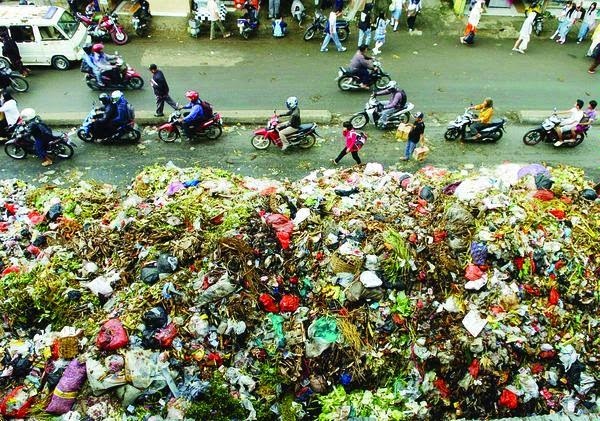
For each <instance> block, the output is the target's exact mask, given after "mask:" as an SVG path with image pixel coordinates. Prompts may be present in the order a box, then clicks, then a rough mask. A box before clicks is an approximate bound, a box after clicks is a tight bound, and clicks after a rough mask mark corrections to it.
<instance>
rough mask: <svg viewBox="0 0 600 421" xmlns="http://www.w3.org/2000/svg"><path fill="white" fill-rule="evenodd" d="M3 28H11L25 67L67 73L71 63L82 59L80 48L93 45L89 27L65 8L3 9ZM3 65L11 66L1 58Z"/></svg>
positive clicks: (0, 15)
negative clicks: (36, 67) (49, 68)
mask: <svg viewBox="0 0 600 421" xmlns="http://www.w3.org/2000/svg"><path fill="white" fill-rule="evenodd" d="M1 27H6V28H8V31H9V32H10V36H11V37H12V39H14V40H15V42H16V43H17V45H18V46H19V52H20V54H21V58H22V60H23V64H24V65H26V66H28V65H44V64H48V65H51V66H52V67H54V68H55V69H58V70H67V69H68V68H69V67H70V66H71V61H75V60H81V58H82V57H83V50H82V49H81V47H83V45H84V44H85V43H86V42H90V37H89V35H88V34H87V30H86V27H85V26H84V25H83V24H82V23H81V22H78V21H77V19H75V18H74V17H73V15H72V14H71V13H69V12H68V11H66V10H65V9H63V8H62V7H56V6H0V28H1ZM1 41H2V40H1V39H0V46H1V45H2V42H1ZM0 51H1V50H0ZM0 62H5V63H6V64H8V63H9V61H8V59H7V58H6V57H2V56H0Z"/></svg>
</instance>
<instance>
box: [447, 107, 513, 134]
mask: <svg viewBox="0 0 600 421" xmlns="http://www.w3.org/2000/svg"><path fill="white" fill-rule="evenodd" d="M476 118H477V116H475V114H474V113H473V111H472V110H470V109H469V108H467V109H465V112H464V114H463V115H461V116H458V117H456V119H455V120H454V121H452V122H450V123H449V124H448V128H447V129H446V133H444V139H446V140H450V141H452V140H458V139H460V140H463V141H476V142H497V141H498V140H500V139H501V138H502V135H503V134H504V130H505V128H504V125H505V123H506V120H505V119H503V118H502V119H499V120H495V121H492V122H491V123H490V124H488V125H487V126H486V127H484V128H483V129H481V130H479V133H480V134H481V137H478V138H476V137H475V136H471V135H470V134H469V133H470V129H471V124H473V120H475V119H476Z"/></svg>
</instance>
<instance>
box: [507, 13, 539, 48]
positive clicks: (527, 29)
mask: <svg viewBox="0 0 600 421" xmlns="http://www.w3.org/2000/svg"><path fill="white" fill-rule="evenodd" d="M536 16H537V12H529V14H528V15H527V17H526V18H525V21H524V22H523V25H522V26H521V31H520V32H519V38H518V39H517V41H516V42H515V45H514V46H513V49H512V50H513V51H516V52H517V53H521V54H525V50H526V49H527V45H528V44H529V39H530V38H531V31H532V30H533V21H534V20H535V18H536Z"/></svg>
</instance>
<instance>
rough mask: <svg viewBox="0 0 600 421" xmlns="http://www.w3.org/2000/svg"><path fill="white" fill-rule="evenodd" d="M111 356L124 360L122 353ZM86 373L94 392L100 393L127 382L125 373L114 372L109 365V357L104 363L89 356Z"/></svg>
mask: <svg viewBox="0 0 600 421" xmlns="http://www.w3.org/2000/svg"><path fill="white" fill-rule="evenodd" d="M111 357H118V358H120V359H121V362H123V357H121V356H120V355H118V356H116V355H111ZM86 373H87V380H88V382H89V384H90V387H91V389H92V392H93V393H94V394H100V393H101V392H103V391H105V390H108V389H111V388H113V387H117V386H121V385H124V384H126V383H127V379H126V378H125V373H123V372H114V373H113V372H112V370H111V369H110V367H109V363H108V358H107V360H106V361H105V363H104V364H102V363H101V362H100V361H97V360H93V359H91V358H88V359H87V361H86Z"/></svg>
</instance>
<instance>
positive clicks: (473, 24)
mask: <svg viewBox="0 0 600 421" xmlns="http://www.w3.org/2000/svg"><path fill="white" fill-rule="evenodd" d="M481 13H483V0H479V1H477V2H475V4H474V5H473V8H472V9H471V11H470V12H469V18H468V19H467V26H466V27H465V31H464V32H463V36H462V37H460V42H461V43H463V44H467V41H465V37H467V36H469V35H470V34H471V33H473V35H475V32H477V26H478V25H479V20H480V19H481Z"/></svg>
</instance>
